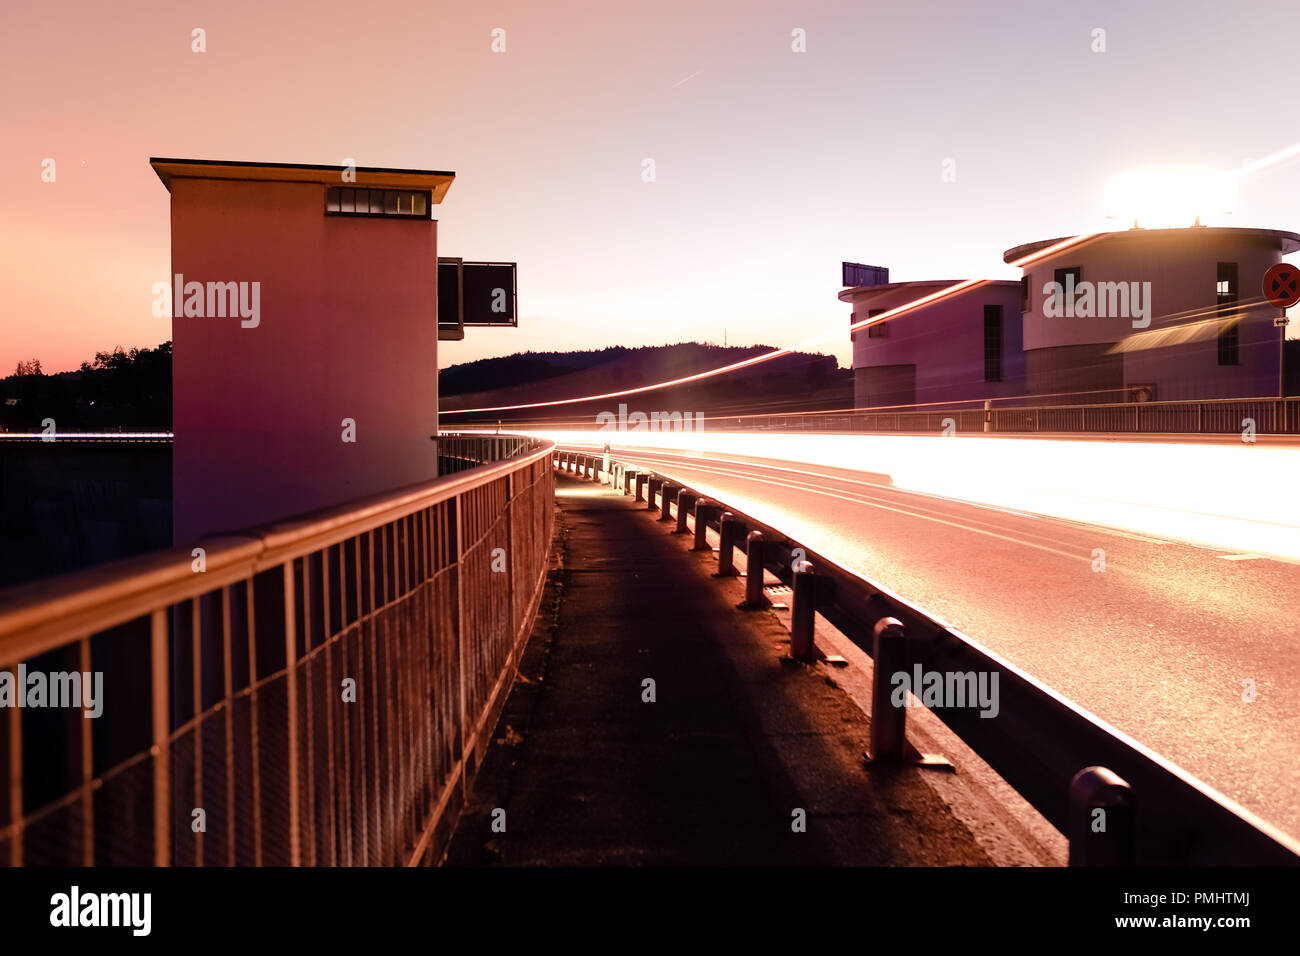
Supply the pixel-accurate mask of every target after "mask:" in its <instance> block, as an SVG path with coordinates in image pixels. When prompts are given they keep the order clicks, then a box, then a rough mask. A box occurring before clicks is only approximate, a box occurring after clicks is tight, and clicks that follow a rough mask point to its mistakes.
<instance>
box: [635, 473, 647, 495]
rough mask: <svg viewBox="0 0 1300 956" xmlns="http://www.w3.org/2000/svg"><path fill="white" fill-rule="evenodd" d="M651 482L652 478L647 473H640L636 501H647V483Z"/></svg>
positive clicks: (637, 480) (637, 479) (637, 477)
mask: <svg viewBox="0 0 1300 956" xmlns="http://www.w3.org/2000/svg"><path fill="white" fill-rule="evenodd" d="M649 480H650V476H649V475H647V474H646V473H645V472H638V473H637V476H636V500H637V501H645V483H646V482H647V481H649Z"/></svg>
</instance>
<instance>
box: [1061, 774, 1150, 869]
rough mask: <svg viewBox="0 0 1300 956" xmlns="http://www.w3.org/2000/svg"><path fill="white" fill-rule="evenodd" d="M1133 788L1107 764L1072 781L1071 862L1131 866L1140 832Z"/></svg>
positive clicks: (1069, 833)
mask: <svg viewBox="0 0 1300 956" xmlns="http://www.w3.org/2000/svg"><path fill="white" fill-rule="evenodd" d="M1136 823H1137V820H1136V813H1135V808H1134V803H1133V788H1132V787H1130V786H1129V785H1128V782H1127V781H1126V780H1124V778H1123V777H1121V776H1119V774H1117V773H1115V772H1113V771H1111V770H1108V769H1107V768H1105V767H1086V768H1084V769H1083V770H1080V771H1079V772H1078V773H1076V774H1075V775H1074V779H1073V780H1071V781H1070V816H1069V824H1068V830H1069V832H1068V833H1067V834H1066V836H1067V837H1069V840H1070V866H1132V865H1133V858H1134V850H1135V842H1136V840H1135V837H1136V834H1137V827H1136Z"/></svg>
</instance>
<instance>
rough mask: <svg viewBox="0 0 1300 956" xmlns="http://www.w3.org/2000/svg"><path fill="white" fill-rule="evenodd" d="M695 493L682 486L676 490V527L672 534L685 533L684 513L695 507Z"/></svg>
mask: <svg viewBox="0 0 1300 956" xmlns="http://www.w3.org/2000/svg"><path fill="white" fill-rule="evenodd" d="M696 497H697V496H696V494H695V492H693V491H687V490H686V489H685V488H683V489H682V490H681V491H679V492H677V527H676V528H674V529H673V534H685V533H686V515H687V514H688V513H689V512H690V511H691V510H692V509H694V507H695V501H696Z"/></svg>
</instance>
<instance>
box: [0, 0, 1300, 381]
mask: <svg viewBox="0 0 1300 956" xmlns="http://www.w3.org/2000/svg"><path fill="white" fill-rule="evenodd" d="M194 27H202V28H204V29H205V30H206V31H207V52H206V53H202V54H197V53H192V52H191V50H190V31H191V30H192V29H193V28H194ZM494 27H503V28H505V29H506V31H507V36H506V39H507V52H506V53H504V54H494V53H492V52H491V50H490V43H491V36H490V31H491V30H492V28H494ZM1096 27H1101V28H1104V29H1105V30H1106V31H1107V37H1106V40H1107V52H1105V53H1100V54H1099V53H1093V52H1092V51H1091V49H1090V45H1091V33H1092V30H1093V29H1094V28H1096ZM795 28H802V29H804V30H805V31H806V32H807V52H806V53H802V54H799V53H793V52H792V51H791V31H792V30H793V29H795ZM1297 35H1300V6H1297V5H1296V4H1295V3H1294V0H1279V2H1249V0H1247V2H1235V3H1233V4H1231V5H1226V4H1222V3H1212V2H1195V0H1193V2H1161V3H1140V4H1135V3H1132V2H1089V3H1087V4H1083V3H1073V4H1044V3H1042V2H1041V0H1039V2H1035V0H1025V2H990V3H981V4H969V5H968V4H961V5H958V4H956V3H953V2H948V3H935V2H924V0H922V2H910V3H907V4H901V5H887V4H881V3H862V2H843V3H809V2H803V0H800V2H789V0H784V2H773V0H761V2H753V0H745V2H699V0H695V2H675V0H669V2H655V3H652V4H626V3H609V2H561V3H523V2H510V3H506V2H488V3H475V4H463V5H455V6H453V5H450V4H430V3H416V2H378V0H377V2H372V3H368V4H356V3H341V2H337V3H316V4H311V5H304V4H284V5H281V4H274V3H268V2H265V0H261V2H255V3H254V2H243V0H223V2H220V3H216V2H213V3H188V2H187V3H163V2H140V3H127V4H108V3H103V2H100V0H94V2H78V3H57V2H55V3H41V4H34V3H32V4H19V3H15V2H9V3H6V4H5V5H4V8H3V12H0V71H3V72H2V76H0V79H3V84H0V89H2V90H3V92H2V93H0V97H3V99H0V104H2V106H0V110H2V114H0V116H2V120H0V128H3V130H4V147H5V148H4V149H3V150H0V181H2V182H3V198H2V200H0V208H2V209H3V213H2V214H0V222H2V223H3V229H0V302H3V306H4V317H3V320H2V324H0V329H2V330H3V331H2V333H0V370H4V371H6V372H7V371H9V370H11V369H12V368H13V366H14V364H15V363H16V362H17V361H18V360H19V359H25V358H32V357H35V358H39V359H40V360H41V362H42V363H43V365H44V367H45V369H46V371H57V370H62V369H67V368H75V367H76V366H77V365H78V364H79V363H80V362H81V361H82V360H83V359H85V358H89V357H91V356H92V355H93V353H94V352H95V351H96V350H99V349H105V348H111V347H113V346H114V345H123V346H125V347H130V346H133V345H142V346H152V345H155V344H157V343H158V342H160V341H164V340H166V339H167V338H169V337H170V329H169V322H168V320H166V319H158V318H155V317H154V316H153V314H152V312H151V304H152V302H153V294H152V291H151V289H152V286H153V283H154V282H156V281H159V280H164V279H166V278H167V277H168V271H169V268H168V267H169V262H168V260H169V252H168V250H169V222H168V194H167V191H166V189H164V188H163V186H162V184H161V183H160V182H159V181H158V179H157V177H156V176H155V175H154V173H153V171H152V170H151V169H150V168H149V165H148V158H149V157H150V156H175V157H189V158H206V159H230V160H254V161H273V162H300V163H341V162H343V161H344V160H345V158H347V157H350V158H353V159H355V161H356V162H357V163H358V164H360V165H371V166H398V167H418V168H425V169H450V170H454V171H455V172H456V173H457V180H456V182H455V184H454V185H453V186H452V188H451V191H450V193H449V194H448V198H447V201H446V202H445V203H443V204H442V205H441V206H440V207H435V215H436V217H437V218H438V219H439V221H440V230H441V232H440V239H441V242H440V251H441V252H442V253H443V254H446V255H457V256H463V257H465V258H468V259H495V260H517V261H518V262H519V278H520V305H521V320H520V328H519V329H518V330H514V331H502V330H486V329H478V330H470V331H469V333H468V335H467V338H466V340H465V341H464V342H461V343H440V364H442V365H444V366H445V365H449V364H453V363H456V362H461V361H467V360H471V359H474V358H480V357H483V356H487V355H497V354H506V353H510V352H515V351H520V350H525V349H537V350H541V349H568V348H596V347H602V346H605V345H616V344H619V345H642V344H658V343H665V342H675V341H681V340H689V339H699V340H705V341H716V342H721V341H722V338H723V334H724V329H725V330H726V336H727V340H728V342H730V343H731V344H742V345H747V344H751V343H754V342H763V343H767V344H770V345H787V344H791V343H793V342H797V341H800V340H802V339H805V338H807V337H809V336H811V335H813V334H816V333H817V332H819V331H822V330H831V329H834V328H836V327H840V328H846V327H847V324H848V309H847V307H846V306H844V305H843V304H842V303H840V302H839V301H837V299H836V297H835V295H836V292H838V290H839V285H838V282H839V275H838V270H839V262H840V261H841V260H842V259H854V260H858V261H864V262H870V263H873V264H879V265H887V266H889V267H890V269H891V278H894V279H918V278H962V277H967V276H982V277H989V278H1014V277H1015V276H1016V275H1017V273H1016V272H1015V271H1014V270H1011V269H1010V268H1008V267H1007V266H1005V265H1004V264H1003V263H1002V260H1001V256H1002V252H1003V251H1004V250H1005V249H1007V248H1010V247H1011V246H1014V245H1018V244H1020V243H1023V242H1028V241H1030V240H1035V239H1042V238H1049V237H1054V236H1061V235H1068V234H1071V233H1075V232H1079V231H1084V230H1090V229H1095V228H1101V227H1105V226H1106V223H1105V221H1104V220H1103V219H1102V215H1103V208H1102V190H1103V187H1104V185H1105V183H1106V180H1107V179H1108V178H1109V177H1110V176H1112V175H1114V174H1116V173H1119V172H1123V171H1125V170H1128V169H1130V168H1133V167H1143V166H1149V165H1163V164H1169V163H1177V164H1196V165H1206V166H1212V167H1216V168H1219V169H1223V170H1232V169H1235V168H1237V167H1238V166H1240V165H1241V164H1242V163H1243V161H1245V160H1246V159H1248V158H1250V159H1255V158H1259V157H1262V156H1265V155H1267V154H1270V153H1273V152H1276V151H1278V150H1281V149H1284V148H1286V147H1288V146H1290V145H1292V144H1293V143H1294V142H1295V141H1296V140H1300V125H1297V124H1296V122H1295V116H1296V113H1295V108H1294V103H1295V98H1294V94H1290V93H1287V92H1285V90H1286V88H1287V86H1288V82H1287V79H1286V77H1287V75H1288V70H1290V69H1291V66H1289V64H1294V63H1295V62H1296V56H1297V49H1298V48H1297V47H1296V46H1295V45H1294V40H1295V37H1296V36H1297ZM688 78H689V79H688ZM45 157H52V158H54V159H55V161H56V163H57V181H56V182H55V183H43V182H41V162H42V160H43V159H44V158H45ZM645 158H652V159H653V160H654V161H655V163H656V167H657V181H656V182H654V183H652V184H648V183H644V182H642V180H641V164H642V160H643V159H645ZM946 158H952V159H954V160H956V171H957V181H956V182H954V183H947V182H944V181H942V179H941V175H940V174H941V164H942V162H943V160H944V159H946ZM1226 224H1229V225H1240V226H1257V227H1271V228H1285V229H1295V230H1300V161H1297V160H1292V161H1290V162H1289V163H1285V164H1281V165H1279V166H1276V167H1274V168H1272V169H1271V170H1269V171H1267V172H1264V173H1261V174H1260V175H1258V176H1257V177H1255V178H1254V179H1253V180H1250V181H1248V182H1245V183H1244V184H1243V185H1242V188H1241V191H1240V196H1239V201H1238V205H1237V209H1236V212H1235V214H1234V215H1233V216H1232V217H1230V218H1229V219H1228V220H1226ZM1116 227H1118V224H1116V223H1111V224H1110V228H1116ZM231 278H232V279H250V280H251V279H256V278H257V277H256V276H235V277H231ZM362 321H364V317H362ZM1297 333H1300V323H1294V322H1293V323H1292V328H1291V334H1292V335H1295V334H1297ZM358 334H359V335H361V334H365V333H364V329H363V328H359V329H358ZM826 350H827V351H834V352H835V353H836V354H837V355H838V356H839V357H840V359H841V361H842V362H843V363H845V364H847V362H848V356H849V342H848V335H847V332H845V334H844V335H843V336H841V337H839V338H838V339H836V340H835V341H834V342H833V343H828V345H827V346H826Z"/></svg>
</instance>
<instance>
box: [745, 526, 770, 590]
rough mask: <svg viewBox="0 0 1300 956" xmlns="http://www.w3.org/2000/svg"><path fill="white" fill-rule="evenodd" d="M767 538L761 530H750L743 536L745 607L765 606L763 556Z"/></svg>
mask: <svg viewBox="0 0 1300 956" xmlns="http://www.w3.org/2000/svg"><path fill="white" fill-rule="evenodd" d="M766 551H767V539H765V538H764V537H763V532H761V531H751V532H750V533H749V534H748V535H747V536H746V538H745V607H748V608H763V607H767V604H768V601H767V598H766V597H765V596H764V595H763V558H764V556H765V552H766Z"/></svg>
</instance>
